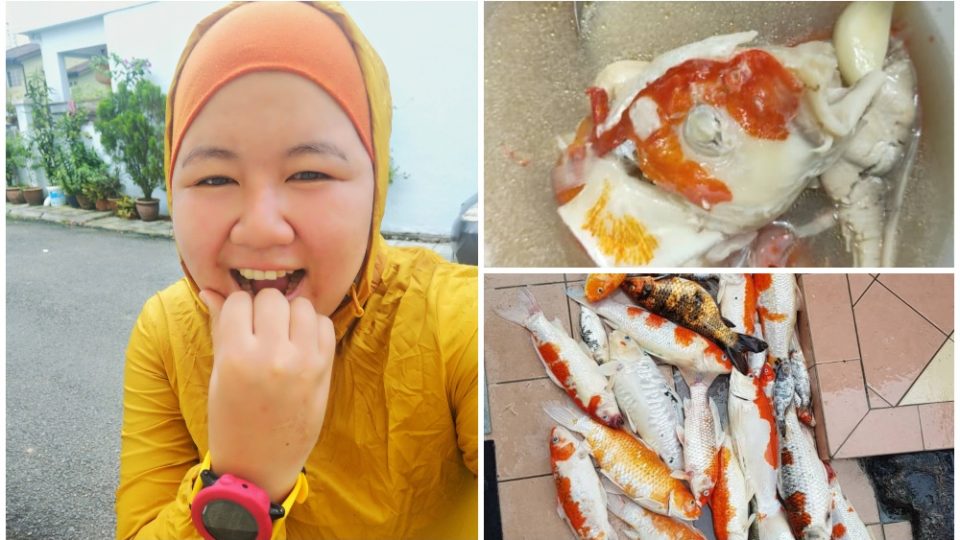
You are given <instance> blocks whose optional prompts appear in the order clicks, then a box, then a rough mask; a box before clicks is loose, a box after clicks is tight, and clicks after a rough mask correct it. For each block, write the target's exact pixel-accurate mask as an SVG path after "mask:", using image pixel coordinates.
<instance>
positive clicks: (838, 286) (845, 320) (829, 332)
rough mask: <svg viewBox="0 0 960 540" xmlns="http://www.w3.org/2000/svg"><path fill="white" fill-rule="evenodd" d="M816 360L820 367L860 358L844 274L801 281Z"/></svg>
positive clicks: (807, 278)
mask: <svg viewBox="0 0 960 540" xmlns="http://www.w3.org/2000/svg"><path fill="white" fill-rule="evenodd" d="M801 283H802V286H803V299H804V306H805V311H806V312H807V313H806V317H807V320H808V321H809V323H808V324H809V327H810V338H811V341H812V343H813V356H814V360H815V361H816V362H817V363H818V364H824V363H829V362H838V361H842V360H853V359H856V358H860V350H859V349H858V348H857V334H856V330H855V328H854V324H853V313H852V312H851V306H850V291H849V288H848V287H847V279H846V276H844V275H843V274H807V275H804V276H802V277H801Z"/></svg>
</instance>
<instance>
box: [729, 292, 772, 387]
mask: <svg viewBox="0 0 960 540" xmlns="http://www.w3.org/2000/svg"><path fill="white" fill-rule="evenodd" d="M718 296H719V302H720V314H721V315H723V318H724V319H726V320H728V321H730V322H732V323H733V329H734V330H736V331H737V332H739V333H741V334H749V335H751V336H753V337H755V338H759V339H763V332H762V331H761V325H760V324H759V318H758V317H757V289H756V287H754V285H753V276H751V275H750V274H720V294H719V295H718ZM746 358H747V366H748V367H749V368H750V373H751V374H753V373H758V372H759V371H760V368H761V366H762V365H763V363H764V362H766V361H767V353H766V352H760V353H751V352H748V353H746Z"/></svg>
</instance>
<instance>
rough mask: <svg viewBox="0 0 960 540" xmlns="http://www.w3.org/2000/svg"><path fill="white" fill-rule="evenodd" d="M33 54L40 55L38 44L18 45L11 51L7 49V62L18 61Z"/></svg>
mask: <svg viewBox="0 0 960 540" xmlns="http://www.w3.org/2000/svg"><path fill="white" fill-rule="evenodd" d="M33 54H40V44H39V43H27V44H26V45H20V46H18V47H14V48H12V49H7V61H8V62H9V61H10V60H20V59H21V58H25V57H27V56H31V55H33Z"/></svg>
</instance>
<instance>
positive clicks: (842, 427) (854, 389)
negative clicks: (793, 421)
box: [816, 361, 869, 455]
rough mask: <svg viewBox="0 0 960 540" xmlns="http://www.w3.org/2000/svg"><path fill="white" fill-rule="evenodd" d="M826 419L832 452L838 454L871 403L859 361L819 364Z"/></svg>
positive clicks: (818, 374) (821, 397)
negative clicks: (869, 402) (868, 402)
mask: <svg viewBox="0 0 960 540" xmlns="http://www.w3.org/2000/svg"><path fill="white" fill-rule="evenodd" d="M816 370H817V384H818V388H819V392H820V400H821V402H822V406H823V411H822V412H821V416H820V418H822V419H823V423H824V428H825V430H826V435H827V441H826V442H827V447H828V448H829V452H830V455H835V454H836V452H837V450H838V449H839V448H840V447H841V446H842V445H843V443H844V441H845V440H846V439H847V437H848V436H849V435H850V432H851V431H852V430H853V429H854V428H855V427H856V426H857V424H858V423H859V422H860V420H861V419H862V418H863V416H864V415H865V414H867V411H868V410H869V406H868V405H867V395H866V392H865V391H864V387H863V376H862V374H861V371H860V363H859V362H857V361H851V362H835V363H832V364H821V365H818V366H817V367H816Z"/></svg>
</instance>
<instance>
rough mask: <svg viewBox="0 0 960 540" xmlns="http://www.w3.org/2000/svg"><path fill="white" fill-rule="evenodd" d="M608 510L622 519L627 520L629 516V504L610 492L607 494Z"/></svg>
mask: <svg viewBox="0 0 960 540" xmlns="http://www.w3.org/2000/svg"><path fill="white" fill-rule="evenodd" d="M607 509H609V510H610V513H612V514H613V515H615V516H617V517H618V518H620V519H624V518H626V517H627V516H626V514H627V503H626V501H625V500H624V499H623V497H622V496H620V495H614V494H613V493H610V492H608V494H607Z"/></svg>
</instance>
